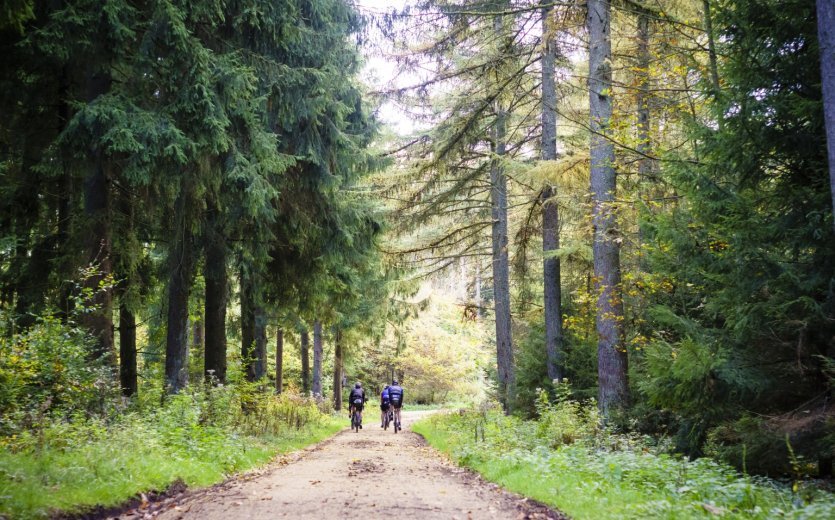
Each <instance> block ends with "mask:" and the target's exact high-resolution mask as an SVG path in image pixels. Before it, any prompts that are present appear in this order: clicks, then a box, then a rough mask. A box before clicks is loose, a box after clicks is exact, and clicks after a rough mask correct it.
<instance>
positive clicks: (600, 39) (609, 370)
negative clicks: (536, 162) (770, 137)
mask: <svg viewBox="0 0 835 520" xmlns="http://www.w3.org/2000/svg"><path fill="white" fill-rule="evenodd" d="M587 23H588V31H589V104H590V107H589V112H590V119H591V121H590V123H591V124H590V127H591V132H592V133H591V151H590V157H591V192H592V198H593V209H592V223H593V226H594V245H593V255H594V276H595V289H596V291H597V294H598V295H599V296H598V299H597V317H596V325H597V335H598V340H597V361H598V387H599V405H600V407H601V409H602V411H603V413H604V415H609V413H610V412H612V411H614V410H615V409H617V408H621V407H623V406H625V405H626V404H627V403H628V400H629V388H628V384H627V355H626V349H625V347H624V343H623V300H622V298H621V277H620V246H619V241H620V239H619V237H620V233H619V231H618V228H617V221H616V208H615V189H616V173H615V165H614V161H615V152H614V146H613V144H612V141H610V140H609V139H608V136H609V134H610V133H611V129H610V127H609V124H610V121H611V118H612V99H611V88H612V69H611V60H612V45H611V39H610V36H611V33H610V26H609V23H610V4H609V2H608V1H607V0H589V1H588V19H587Z"/></svg>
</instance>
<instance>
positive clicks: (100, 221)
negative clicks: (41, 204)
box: [81, 72, 116, 364]
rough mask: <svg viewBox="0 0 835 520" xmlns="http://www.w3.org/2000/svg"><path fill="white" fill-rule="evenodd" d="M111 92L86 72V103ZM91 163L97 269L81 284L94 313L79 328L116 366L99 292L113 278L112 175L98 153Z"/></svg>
mask: <svg viewBox="0 0 835 520" xmlns="http://www.w3.org/2000/svg"><path fill="white" fill-rule="evenodd" d="M109 89H110V77H109V75H107V74H104V73H101V72H88V76H87V102H88V103H92V102H93V101H95V100H96V99H97V98H98V97H100V96H101V95H103V94H105V93H106V92H107V91H108V90H109ZM90 157H91V159H92V163H91V164H90V169H89V171H88V172H87V176H86V177H85V178H84V214H85V216H86V218H87V225H88V228H87V260H88V262H89V263H90V264H91V265H93V266H95V267H96V271H95V273H94V274H93V275H92V276H89V277H88V278H87V279H86V280H84V287H85V288H86V289H89V290H90V291H92V294H93V296H92V298H91V299H90V300H89V301H87V302H86V305H88V306H92V307H93V310H92V311H88V312H85V313H84V315H83V318H82V320H81V321H82V324H83V325H84V326H85V327H86V328H87V329H88V330H89V331H90V334H92V336H93V337H94V338H96V343H95V347H94V351H93V356H94V357H95V358H104V359H106V360H107V361H108V363H111V364H115V362H116V352H115V345H114V342H113V291H112V289H110V288H102V286H101V283H102V282H103V281H105V280H106V279H107V278H108V277H109V276H110V275H111V274H112V264H111V262H112V259H111V257H110V255H111V252H112V251H111V246H112V243H111V240H112V239H111V218H112V211H111V204H112V202H111V201H112V194H111V190H112V186H111V184H112V182H113V174H112V170H111V168H110V164H109V161H108V160H107V159H106V158H105V157H104V156H103V154H102V153H101V151H100V150H98V149H93V150H91V151H90Z"/></svg>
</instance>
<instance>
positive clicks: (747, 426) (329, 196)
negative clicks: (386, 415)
mask: <svg viewBox="0 0 835 520" xmlns="http://www.w3.org/2000/svg"><path fill="white" fill-rule="evenodd" d="M833 9H834V8H833V5H832V2H831V1H827V0H818V1H817V2H814V1H812V0H789V1H785V0H740V1H735V2H726V1H713V0H700V1H697V0H646V1H645V0H617V1H611V2H609V1H605V0H588V1H585V2H581V1H572V0H569V1H555V2H551V1H547V0H542V1H533V0H474V1H463V0H462V1H445V0H420V1H417V2H414V3H410V4H407V5H406V6H405V7H403V8H398V9H394V8H381V7H368V6H366V5H355V4H353V3H352V2H348V1H345V0H305V1H302V0H270V1H264V0H229V1H205V0H198V1H177V0H151V1H146V2H138V3H137V2H128V1H124V0H109V1H107V2H93V1H89V0H77V1H65V2H54V1H49V2H47V1H37V0H20V1H15V2H10V3H8V2H7V3H6V4H5V5H4V7H3V9H2V11H0V56H3V58H2V60H0V67H2V70H0V92H2V97H1V98H0V113H2V114H3V116H4V117H3V118H2V120H0V326H2V329H3V330H2V334H3V339H2V342H0V415H2V416H3V420H2V422H0V436H2V437H3V438H7V439H11V438H13V436H16V435H18V434H19V433H20V432H21V431H24V430H30V429H32V428H36V427H38V425H39V424H40V425H43V421H44V417H49V418H50V420H54V421H72V420H75V419H74V417H75V415H74V414H76V413H78V412H81V411H83V412H84V413H87V414H90V415H94V414H97V413H98V414H105V413H116V412H114V411H113V410H115V409H116V408H117V407H116V405H115V404H113V403H120V402H122V401H120V400H119V399H118V394H121V395H122V396H123V397H124V399H125V401H124V402H127V403H130V402H138V401H140V400H142V399H144V398H145V397H144V396H147V395H154V396H156V395H159V396H160V397H165V399H176V396H177V394H181V393H183V392H191V391H194V390H195V389H198V388H209V389H210V388H212V387H215V386H218V385H233V386H234V385H240V386H241V387H246V388H248V391H251V392H254V393H256V394H257V393H262V394H264V393H267V392H277V393H281V392H285V393H286V392H290V391H293V392H299V393H301V394H303V395H306V396H312V397H313V398H314V399H315V400H317V401H318V402H320V403H321V402H323V401H327V402H329V403H330V404H331V405H332V406H333V407H334V408H335V409H337V410H339V409H342V408H343V398H342V391H343V388H347V385H348V383H349V382H353V381H354V380H356V379H360V380H364V381H366V382H367V383H368V385H369V386H370V387H371V388H372V389H373V390H375V391H376V390H377V389H378V388H377V387H378V386H380V385H381V384H383V383H384V382H385V381H386V380H389V379H392V378H393V377H396V378H399V379H401V380H402V381H403V382H404V385H405V386H407V387H411V388H412V389H413V390H414V392H413V393H411V394H408V395H410V399H414V400H415V401H420V402H427V403H429V402H438V401H443V400H460V401H483V400H485V399H488V400H497V401H498V402H500V403H501V406H502V408H503V410H504V411H505V413H508V414H516V415H518V416H521V417H532V416H535V415H537V414H538V413H540V412H541V411H542V410H543V405H542V399H543V394H542V393H541V392H540V390H545V392H546V393H545V394H544V395H545V399H547V398H548V397H550V398H551V399H565V398H570V399H573V400H576V401H585V400H589V399H594V400H595V405H596V406H598V407H599V409H600V412H601V416H600V418H601V419H600V420H601V421H603V422H605V424H606V425H607V427H609V428H612V429H615V430H620V431H638V432H642V433H647V434H652V435H656V436H670V437H672V438H674V439H675V449H676V450H677V451H679V452H683V453H685V454H687V455H690V456H694V457H696V456H702V455H711V456H715V457H719V458H722V459H725V460H727V461H730V462H732V463H735V464H737V465H739V466H740V467H743V466H746V465H747V470H749V471H756V472H763V473H773V474H782V473H787V472H790V471H791V469H787V467H788V466H790V465H791V462H790V459H791V457H795V456H796V454H799V455H800V456H803V457H806V458H807V459H808V460H811V461H815V464H817V469H816V470H815V471H817V472H818V473H819V474H820V475H831V473H832V471H833V469H832V461H833V457H835V434H833V431H835V409H834V408H833V405H832V399H833V383H834V382H835V239H833V238H834V237H833V232H835V223H834V222H833V200H835V36H833V28H832V22H833V20H835V14H833ZM374 53H382V54H383V55H385V57H386V59H388V60H390V61H391V62H393V63H395V64H396V69H397V72H398V74H399V79H398V80H397V82H396V83H392V84H391V85H388V86H387V87H379V86H371V85H369V84H368V83H367V82H365V83H364V82H363V76H364V75H365V73H364V72H363V71H364V70H365V69H363V64H364V60H366V59H368V58H367V57H364V54H365V55H368V56H371V55H374ZM381 106H384V107H387V108H385V110H388V111H389V112H390V113H394V114H395V115H394V117H401V118H408V119H410V121H412V122H413V124H410V125H406V126H405V128H409V129H412V130H413V131H412V134H410V135H404V134H396V133H394V132H392V131H391V129H389V128H386V127H385V126H384V125H382V124H381V123H380V120H379V119H380V118H379V117H378V111H379V110H381V109H380V107H381ZM392 111H393V112H392ZM290 347H292V348H290ZM488 352H489V353H490V354H489V356H488V355H487V353H488ZM247 385H249V386H247ZM566 389H568V390H567V392H566ZM207 391H208V390H207ZM248 395H249V394H248ZM566 396H567V397H566ZM250 397H251V396H250ZM247 399H248V398H247ZM247 399H242V405H243V406H242V409H243V410H244V411H246V410H248V408H247V406H249V404H248V403H250V401H247ZM107 403H111V405H112V406H111V405H108V404H107ZM538 403H539V404H538ZM107 410H110V411H107ZM36 419H37V420H36ZM10 442H11V441H10ZM787 450H788V451H787Z"/></svg>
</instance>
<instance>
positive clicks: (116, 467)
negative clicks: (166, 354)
mask: <svg viewBox="0 0 835 520" xmlns="http://www.w3.org/2000/svg"><path fill="white" fill-rule="evenodd" d="M180 411H181V412H182V410H180ZM186 411H187V410H186ZM165 419H166V417H155V418H148V417H140V416H138V415H137V416H127V417H125V418H123V419H122V420H120V422H119V424H117V425H108V426H105V425H101V424H99V425H96V424H91V423H89V422H86V423H85V424H84V426H83V427H78V426H75V427H74V426H72V425H63V426H57V425H56V426H54V427H53V428H51V429H49V430H47V431H45V433H44V435H45V437H46V438H45V439H42V442H39V444H38V447H37V448H36V449H33V450H25V451H20V452H13V451H12V450H9V449H3V450H2V451H0V517H4V516H7V517H9V518H21V519H29V518H45V517H47V516H49V515H50V514H53V513H55V512H56V511H63V512H69V513H72V512H81V511H84V510H87V509H89V508H90V507H92V506H96V505H100V506H104V507H110V506H116V505H118V504H121V503H123V502H125V501H127V500H128V499H130V498H132V497H134V496H136V495H137V494H138V493H140V492H147V491H151V490H158V491H159V490H163V489H165V488H167V487H168V486H169V485H170V484H171V483H172V482H174V481H176V480H182V481H183V482H185V484H187V485H188V486H189V487H202V486H208V485H211V484H214V483H217V482H220V481H222V480H223V479H224V478H226V477H227V476H228V475H229V474H232V473H235V472H240V471H245V470H248V469H252V468H255V467H257V466H259V465H262V464H264V463H266V462H268V461H269V460H271V459H272V458H273V457H275V456H276V455H278V454H281V453H286V452H289V451H293V450H296V449H299V448H302V447H304V446H307V445H310V444H314V443H316V442H318V441H321V440H323V439H325V438H327V437H329V436H331V435H333V434H334V433H335V432H337V431H339V430H340V429H341V428H343V427H344V426H345V421H344V420H341V419H340V418H336V417H332V416H327V415H321V416H319V417H316V418H315V419H314V420H308V421H306V422H305V424H304V425H302V426H300V427H298V428H297V427H296V426H295V425H292V426H291V425H285V426H283V427H278V428H271V431H269V433H258V434H245V433H240V431H239V430H236V429H233V428H229V427H215V426H206V425H201V424H200V423H199V422H197V421H190V420H173V421H166V420H165ZM79 430H83V431H79ZM81 437H86V439H82V438H81Z"/></svg>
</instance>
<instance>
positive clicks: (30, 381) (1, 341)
mask: <svg viewBox="0 0 835 520" xmlns="http://www.w3.org/2000/svg"><path fill="white" fill-rule="evenodd" d="M0 321H3V322H6V323H9V314H8V312H7V311H5V310H0ZM89 344H90V339H89V338H88V336H87V335H86V334H85V332H84V331H82V330H80V329H79V328H78V327H76V326H72V325H67V324H64V323H62V322H61V321H60V320H58V319H57V318H55V317H51V316H46V317H42V318H39V319H38V321H37V322H36V323H35V325H33V326H32V327H31V328H29V329H27V330H25V331H24V332H21V333H14V334H10V335H7V334H3V335H2V336H0V418H2V419H0V438H5V439H8V438H9V437H11V436H17V435H24V434H25V435H37V434H38V432H40V430H41V429H42V428H45V427H47V426H48V424H49V423H50V421H51V420H52V418H54V417H61V416H75V415H84V414H87V413H94V414H99V415H106V414H108V413H111V412H112V411H113V403H114V401H115V399H114V397H116V396H117V395H118V388H116V386H115V385H114V383H113V377H112V369H111V368H110V367H108V366H107V365H105V364H104V363H102V362H101V361H94V360H91V359H90V350H89V348H88V347H89Z"/></svg>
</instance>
